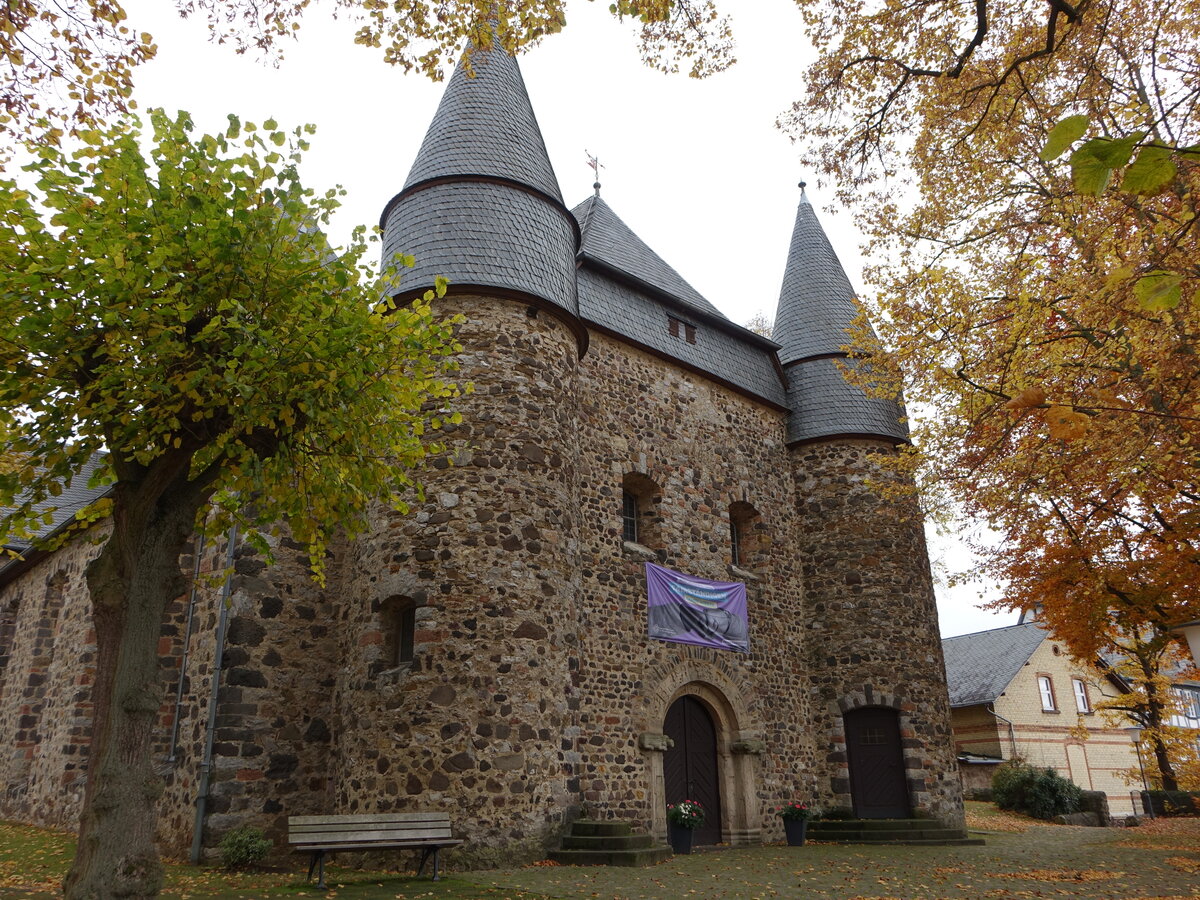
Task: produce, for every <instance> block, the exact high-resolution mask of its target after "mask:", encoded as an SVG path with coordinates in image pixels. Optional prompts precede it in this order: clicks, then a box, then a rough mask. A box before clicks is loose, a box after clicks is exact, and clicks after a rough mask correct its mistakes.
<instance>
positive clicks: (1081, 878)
mask: <svg viewBox="0 0 1200 900" xmlns="http://www.w3.org/2000/svg"><path fill="white" fill-rule="evenodd" d="M1124 875H1125V873H1124V872H1103V871H1097V870H1096V869H1030V870H1029V871H1028V872H997V873H995V874H992V875H990V876H989V877H990V878H1025V879H1029V880H1031V881H1077V882H1085V881H1110V880H1112V879H1113V878H1121V877H1123V876H1124Z"/></svg>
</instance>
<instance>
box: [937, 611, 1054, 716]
mask: <svg viewBox="0 0 1200 900" xmlns="http://www.w3.org/2000/svg"><path fill="white" fill-rule="evenodd" d="M1046 637H1047V632H1046V630H1045V629H1044V628H1043V627H1042V626H1041V625H1040V624H1039V623H1037V622H1028V623H1026V624H1024V625H1009V626H1008V627H1006V628H993V629H991V630H989V631H977V632H975V633H974V634H963V635H959V636H958V637H950V638H945V639H944V640H943V641H942V653H943V654H944V655H945V658H946V686H947V687H948V688H949V689H950V705H951V706H974V705H975V704H978V703H992V702H993V701H995V700H996V698H998V697H999V696H1000V695H1001V694H1003V693H1004V691H1005V690H1006V689H1007V688H1008V686H1009V685H1010V684H1012V680H1013V679H1014V678H1016V677H1017V673H1018V672H1020V671H1021V667H1022V666H1024V665H1025V663H1027V662H1028V661H1029V657H1031V656H1033V652H1034V651H1035V650H1037V648H1038V647H1039V646H1040V645H1041V643H1042V641H1044V640H1045V639H1046Z"/></svg>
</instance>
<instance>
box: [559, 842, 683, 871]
mask: <svg viewBox="0 0 1200 900" xmlns="http://www.w3.org/2000/svg"><path fill="white" fill-rule="evenodd" d="M670 856H671V848H670V847H667V846H664V845H660V846H658V847H646V848H643V849H641V850H551V851H550V858H551V859H552V860H554V861H555V862H557V863H562V864H563V865H567V866H652V865H654V864H655V863H660V862H662V861H663V860H664V859H667V858H668V857H670Z"/></svg>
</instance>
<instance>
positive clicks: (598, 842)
mask: <svg viewBox="0 0 1200 900" xmlns="http://www.w3.org/2000/svg"><path fill="white" fill-rule="evenodd" d="M653 846H654V838H652V837H651V836H650V835H648V834H586V835H581V834H568V835H565V836H564V837H563V839H562V848H563V849H564V850H644V849H645V848H647V847H653Z"/></svg>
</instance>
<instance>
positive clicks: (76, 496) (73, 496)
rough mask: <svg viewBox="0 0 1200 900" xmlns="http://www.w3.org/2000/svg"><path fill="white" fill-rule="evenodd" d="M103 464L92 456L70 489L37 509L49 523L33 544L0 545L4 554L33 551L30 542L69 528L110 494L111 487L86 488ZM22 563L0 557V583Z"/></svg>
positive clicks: (40, 504)
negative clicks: (46, 515)
mask: <svg viewBox="0 0 1200 900" xmlns="http://www.w3.org/2000/svg"><path fill="white" fill-rule="evenodd" d="M103 463H104V456H103V455H102V454H99V453H97V454H95V455H93V456H92V458H91V459H89V460H88V461H87V462H86V463H84V464H83V467H82V468H81V469H80V472H79V474H78V475H76V476H75V477H74V478H72V479H71V485H70V487H66V486H64V487H63V492H62V493H61V494H59V495H58V496H57V497H52V498H50V499H49V500H46V501H44V502H42V503H39V504H38V505H37V510H38V512H46V511H47V510H52V512H51V518H50V523H49V524H45V523H42V524H41V525H39V527H38V529H37V531H36V532H35V533H34V535H33V540H27V541H25V540H10V541H9V542H8V543H7V544H5V545H4V549H5V550H12V551H15V552H17V553H21V554H26V555H29V554H28V551H29V550H30V549H31V548H32V547H33V544H34V541H37V540H41V539H43V538H48V537H51V536H52V535H54V534H55V533H56V532H58V531H59V530H60V529H62V528H63V527H64V526H66V525H68V524H70V522H71V521H72V520H74V518H75V513H77V512H79V511H80V510H81V509H84V508H85V507H87V506H88V505H89V504H91V503H94V502H95V501H96V500H99V499H100V498H101V497H103V496H105V495H106V494H108V493H109V492H110V491H112V485H108V484H104V485H100V486H99V487H88V482H89V481H90V480H91V477H92V475H93V474H95V472H96V470H97V469H98V468H100V466H101V465H102V464H103ZM7 511H8V510H6V509H0V515H2V514H3V513H5V512H7ZM23 564H24V560H23V559H17V558H12V557H9V556H7V554H5V555H4V556H0V583H3V582H4V581H5V580H7V579H8V578H10V577H13V576H14V575H15V574H17V573H18V572H20V571H22V570H23Z"/></svg>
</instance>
